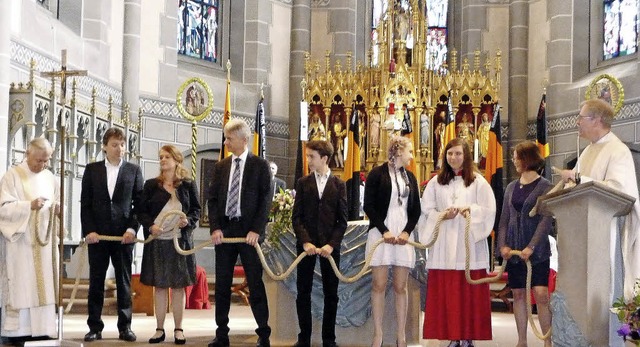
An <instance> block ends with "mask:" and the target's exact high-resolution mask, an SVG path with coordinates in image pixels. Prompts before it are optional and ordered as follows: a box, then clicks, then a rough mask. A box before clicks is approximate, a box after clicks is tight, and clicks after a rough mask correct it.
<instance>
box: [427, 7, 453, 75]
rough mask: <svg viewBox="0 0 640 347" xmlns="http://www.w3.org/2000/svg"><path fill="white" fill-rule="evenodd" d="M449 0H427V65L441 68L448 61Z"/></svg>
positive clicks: (434, 68) (431, 67)
mask: <svg viewBox="0 0 640 347" xmlns="http://www.w3.org/2000/svg"><path fill="white" fill-rule="evenodd" d="M448 6H449V0H427V25H428V29H427V66H428V68H430V69H432V70H439V69H440V68H441V67H442V65H443V64H444V63H446V62H447V10H448Z"/></svg>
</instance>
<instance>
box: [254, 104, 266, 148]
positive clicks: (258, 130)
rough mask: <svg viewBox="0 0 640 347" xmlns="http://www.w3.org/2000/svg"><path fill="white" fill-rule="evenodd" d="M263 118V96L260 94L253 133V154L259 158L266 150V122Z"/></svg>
mask: <svg viewBox="0 0 640 347" xmlns="http://www.w3.org/2000/svg"><path fill="white" fill-rule="evenodd" d="M264 118H265V117H264V97H262V96H261V97H260V101H259V102H258V107H257V109H256V124H255V129H254V133H253V154H255V155H256V156H258V157H260V158H264V157H265V156H266V152H267V145H266V142H267V141H266V139H267V134H266V130H265V128H266V126H265V125H266V122H265V119H264Z"/></svg>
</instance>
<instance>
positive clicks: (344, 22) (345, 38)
mask: <svg viewBox="0 0 640 347" xmlns="http://www.w3.org/2000/svg"><path fill="white" fill-rule="evenodd" d="M357 3H358V1H349V0H338V1H335V0H334V1H332V2H331V4H330V6H331V9H330V10H329V30H330V32H332V33H333V47H334V49H333V52H332V54H333V58H332V59H334V62H335V60H341V61H342V63H343V64H345V63H346V59H347V52H349V51H350V52H352V54H353V56H354V57H356V59H358V58H359V59H360V60H363V58H364V47H362V48H360V47H356V20H357V18H358V14H357V13H356V6H358V4H357ZM360 6H361V8H362V10H364V4H362V3H361V4H360ZM356 59H352V64H353V65H352V66H349V67H347V66H345V69H349V68H352V67H353V66H355V61H356ZM343 66H344V65H343Z"/></svg>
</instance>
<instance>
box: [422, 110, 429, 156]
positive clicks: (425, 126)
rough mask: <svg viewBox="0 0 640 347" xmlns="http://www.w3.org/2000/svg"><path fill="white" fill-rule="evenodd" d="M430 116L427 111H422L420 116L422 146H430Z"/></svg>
mask: <svg viewBox="0 0 640 347" xmlns="http://www.w3.org/2000/svg"><path fill="white" fill-rule="evenodd" d="M430 130H431V129H429V115H428V114H427V112H426V111H424V110H423V111H422V113H421V114H420V146H423V147H424V146H427V145H428V144H429V131H430Z"/></svg>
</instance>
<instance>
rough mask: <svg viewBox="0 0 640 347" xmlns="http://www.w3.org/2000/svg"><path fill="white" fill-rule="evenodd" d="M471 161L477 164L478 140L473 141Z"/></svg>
mask: <svg viewBox="0 0 640 347" xmlns="http://www.w3.org/2000/svg"><path fill="white" fill-rule="evenodd" d="M473 161H474V162H475V163H476V164H477V163H478V139H474V140H473Z"/></svg>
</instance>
